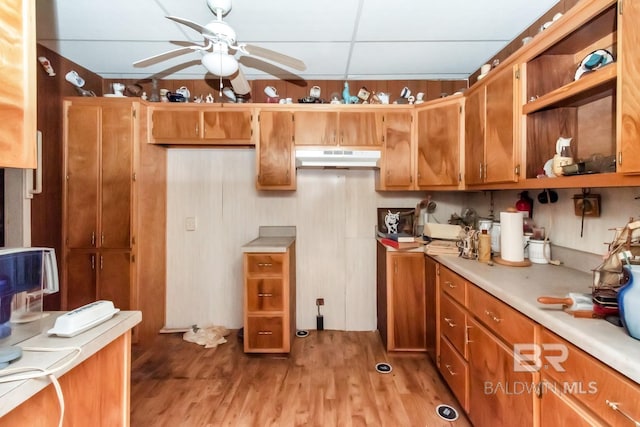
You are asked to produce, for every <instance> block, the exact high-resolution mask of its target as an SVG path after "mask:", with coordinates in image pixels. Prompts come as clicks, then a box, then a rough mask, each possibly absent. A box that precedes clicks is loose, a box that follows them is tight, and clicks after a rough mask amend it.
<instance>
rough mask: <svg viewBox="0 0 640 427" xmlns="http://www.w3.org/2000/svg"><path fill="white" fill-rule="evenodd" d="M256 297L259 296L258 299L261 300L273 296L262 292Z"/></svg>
mask: <svg viewBox="0 0 640 427" xmlns="http://www.w3.org/2000/svg"><path fill="white" fill-rule="evenodd" d="M258 296H259V297H261V298H268V297H272V296H273V294H271V293H263V292H260V293H259V294H258Z"/></svg>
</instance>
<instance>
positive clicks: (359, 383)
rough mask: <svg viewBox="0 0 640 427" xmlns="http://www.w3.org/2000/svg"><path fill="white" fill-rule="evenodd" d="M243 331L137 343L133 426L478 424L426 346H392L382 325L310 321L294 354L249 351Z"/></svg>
mask: <svg viewBox="0 0 640 427" xmlns="http://www.w3.org/2000/svg"><path fill="white" fill-rule="evenodd" d="M236 332H237V331H232V333H231V335H229V336H228V337H227V339H228V342H227V343H225V344H222V345H221V346H219V347H218V348H217V349H205V348H203V347H201V346H199V345H197V344H193V343H189V342H185V341H183V340H182V334H164V335H160V336H159V337H158V338H157V340H156V342H155V343H154V345H153V347H151V348H148V349H146V350H141V349H138V348H136V347H135V346H134V348H133V362H132V381H131V426H132V427H145V426H153V427H160V426H172V427H174V426H189V427H191V426H194V427H201V426H203V427H204V426H323V427H325V426H340V427H342V426H393V427H396V426H429V427H434V426H470V423H469V422H468V421H467V419H466V418H465V417H464V415H462V411H461V408H460V406H459V405H458V404H457V402H456V401H455V399H454V398H453V397H452V395H451V393H450V392H449V390H448V389H447V388H446V386H444V385H443V383H442V380H441V379H440V378H439V376H438V373H437V371H436V368H435V367H434V366H433V365H432V364H431V363H430V362H429V361H428V358H427V356H426V355H424V354H396V353H386V352H385V351H384V348H383V346H382V343H381V341H380V337H379V335H378V333H377V332H343V331H322V332H316V331H311V333H310V335H309V336H308V337H306V338H294V342H293V346H292V351H291V354H290V355H289V356H288V357H284V356H255V355H245V354H244V352H243V351H242V344H241V343H240V342H239V341H238V339H237V334H236ZM378 362H388V363H390V364H391V365H392V367H393V370H392V372H391V373H388V374H380V373H377V372H376V371H375V369H374V367H375V364H376V363H378ZM441 403H446V404H450V405H452V406H454V407H455V408H456V409H457V410H458V412H459V413H460V418H458V420H457V421H454V422H447V421H444V420H442V419H441V418H439V417H438V416H437V415H436V413H435V408H436V406H437V405H439V404H441Z"/></svg>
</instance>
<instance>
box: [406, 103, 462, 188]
mask: <svg viewBox="0 0 640 427" xmlns="http://www.w3.org/2000/svg"><path fill="white" fill-rule="evenodd" d="M461 113H462V105H461V104H460V103H459V102H456V103H453V104H446V105H441V106H437V107H434V108H429V109H426V110H423V111H420V112H418V157H417V165H418V166H417V167H418V187H428V186H442V185H458V181H459V175H460V131H461V127H460V116H461Z"/></svg>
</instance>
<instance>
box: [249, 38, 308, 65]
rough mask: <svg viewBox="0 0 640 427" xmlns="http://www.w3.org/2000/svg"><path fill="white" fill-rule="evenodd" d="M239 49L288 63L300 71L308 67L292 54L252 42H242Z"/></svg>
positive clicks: (284, 63) (283, 63) (281, 62)
mask: <svg viewBox="0 0 640 427" xmlns="http://www.w3.org/2000/svg"><path fill="white" fill-rule="evenodd" d="M238 49H239V50H241V51H242V52H245V53H248V54H249V55H253V56H259V57H261V58H265V59H269V60H271V61H274V62H278V63H280V64H282V65H286V66H287V67H291V68H293V69H296V70H298V71H304V70H306V69H307V66H306V65H305V64H304V62H302V61H301V60H299V59H296V58H294V57H292V56H288V55H285V54H283V53H279V52H276V51H274V50H271V49H265V48H264V47H259V46H254V45H250V44H245V43H243V44H241V45H238Z"/></svg>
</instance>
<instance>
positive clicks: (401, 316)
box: [387, 253, 426, 350]
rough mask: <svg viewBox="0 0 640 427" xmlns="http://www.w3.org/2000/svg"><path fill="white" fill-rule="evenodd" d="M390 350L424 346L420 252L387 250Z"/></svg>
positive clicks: (421, 256) (418, 348)
mask: <svg viewBox="0 0 640 427" xmlns="http://www.w3.org/2000/svg"><path fill="white" fill-rule="evenodd" d="M388 257H389V262H390V265H388V266H387V271H388V272H391V275H392V276H391V277H392V279H391V281H390V284H388V286H389V288H388V292H389V293H390V295H389V298H388V300H389V307H388V310H389V321H390V324H389V330H390V331H393V332H392V334H391V336H392V338H393V339H392V340H390V341H391V342H390V343H389V347H390V349H391V350H425V348H426V343H425V341H426V324H425V323H426V322H425V319H426V316H425V292H424V284H425V283H424V254H423V253H404V254H398V253H394V254H388Z"/></svg>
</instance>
